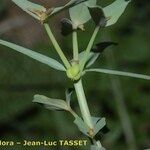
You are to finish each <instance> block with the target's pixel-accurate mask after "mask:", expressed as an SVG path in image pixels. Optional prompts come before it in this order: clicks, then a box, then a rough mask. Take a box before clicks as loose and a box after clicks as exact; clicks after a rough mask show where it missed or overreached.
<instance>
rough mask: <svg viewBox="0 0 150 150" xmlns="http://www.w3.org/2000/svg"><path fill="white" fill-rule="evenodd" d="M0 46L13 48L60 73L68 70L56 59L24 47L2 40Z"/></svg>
mask: <svg viewBox="0 0 150 150" xmlns="http://www.w3.org/2000/svg"><path fill="white" fill-rule="evenodd" d="M0 44H2V45H4V46H6V47H9V48H12V49H13V50H15V51H17V52H20V53H22V54H24V55H27V56H29V57H31V58H33V59H35V60H37V61H39V62H41V63H43V64H46V65H48V66H50V67H52V68H54V69H56V70H60V71H65V70H66V69H65V68H64V66H63V65H62V64H60V63H59V62H58V61H56V60H55V59H52V58H50V57H47V56H45V55H42V54H40V53H37V52H34V51H32V50H29V49H27V48H24V47H22V46H18V45H16V44H13V43H10V42H7V41H4V40H0Z"/></svg>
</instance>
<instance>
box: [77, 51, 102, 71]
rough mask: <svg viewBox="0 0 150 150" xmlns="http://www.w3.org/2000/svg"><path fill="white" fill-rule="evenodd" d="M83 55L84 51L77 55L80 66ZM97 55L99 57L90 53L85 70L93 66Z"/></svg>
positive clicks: (97, 54) (97, 55)
mask: <svg viewBox="0 0 150 150" xmlns="http://www.w3.org/2000/svg"><path fill="white" fill-rule="evenodd" d="M84 54H85V51H83V52H81V53H80V54H79V60H80V64H82V61H83V56H84ZM99 55H100V54H99V53H94V52H90V54H89V56H88V59H87V63H86V68H88V67H90V66H91V65H93V64H94V63H95V61H96V60H97V59H98V57H99Z"/></svg>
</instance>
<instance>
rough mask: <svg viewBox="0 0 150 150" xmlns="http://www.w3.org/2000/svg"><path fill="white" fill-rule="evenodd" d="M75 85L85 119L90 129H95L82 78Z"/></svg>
mask: <svg viewBox="0 0 150 150" xmlns="http://www.w3.org/2000/svg"><path fill="white" fill-rule="evenodd" d="M74 87H75V91H76V94H77V98H78V103H79V106H80V110H81V114H82V117H83V120H84V122H85V123H86V124H87V125H88V127H89V128H90V129H93V123H92V119H91V114H90V111H89V107H88V104H87V100H86V97H85V93H84V89H83V85H82V80H79V81H78V82H77V83H75V84H74Z"/></svg>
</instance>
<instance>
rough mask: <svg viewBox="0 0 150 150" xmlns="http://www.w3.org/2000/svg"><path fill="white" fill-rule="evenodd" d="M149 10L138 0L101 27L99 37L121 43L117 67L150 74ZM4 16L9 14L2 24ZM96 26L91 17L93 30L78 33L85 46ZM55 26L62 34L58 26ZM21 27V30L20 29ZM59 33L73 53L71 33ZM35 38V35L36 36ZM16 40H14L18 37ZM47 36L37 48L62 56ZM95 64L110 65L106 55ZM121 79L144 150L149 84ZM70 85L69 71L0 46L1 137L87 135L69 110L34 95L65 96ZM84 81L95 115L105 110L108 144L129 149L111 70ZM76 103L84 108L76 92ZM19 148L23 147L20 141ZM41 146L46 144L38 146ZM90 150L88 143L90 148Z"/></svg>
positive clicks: (148, 135) (0, 7)
mask: <svg viewBox="0 0 150 150" xmlns="http://www.w3.org/2000/svg"><path fill="white" fill-rule="evenodd" d="M102 2H104V5H106V2H112V1H109V0H107V1H102ZM3 3H4V1H3V0H1V1H0V16H2V15H3V13H4V11H5V12H7V11H8V10H7V7H6V5H5V4H3ZM6 14H7V13H5V15H6ZM149 15H150V1H148V0H143V1H141V0H135V1H133V2H132V3H131V4H130V6H129V7H128V9H127V10H126V13H125V14H124V15H123V16H122V18H121V19H120V21H119V22H118V24H117V25H115V26H113V27H109V28H106V29H103V30H102V31H101V32H100V34H99V37H98V38H97V41H96V42H99V41H105V40H108V39H110V38H111V39H112V40H113V41H114V42H118V43H119V46H118V47H114V48H113V52H114V55H115V59H116V66H113V67H114V68H117V69H120V70H124V71H131V72H137V73H143V74H150V69H149V68H150V51H149V49H150V44H149V42H150V41H149V39H150V29H149V26H150V20H149ZM6 17H7V15H6ZM3 18H4V17H3ZM3 21H4V19H3V20H2V21H1V22H0V23H2V22H3ZM92 25H93V23H92V22H90V23H89V24H88V25H87V26H86V27H85V29H86V31H88V32H82V33H81V32H80V33H79V36H80V42H79V43H80V49H81V50H83V49H84V48H85V47H86V44H87V42H88V40H89V38H90V35H91V33H92V31H93V28H92V27H93V26H92ZM56 31H57V33H58V29H56ZM17 32H18V34H19V33H20V31H19V29H18V30H17ZM12 34H13V32H12ZM31 34H32V33H31ZM57 36H58V37H59V39H60V41H61V45H62V47H63V49H64V50H65V53H66V54H67V55H68V57H70V58H71V55H70V54H71V53H70V51H71V48H72V47H71V42H70V40H71V37H70V36H69V37H67V39H65V38H64V37H63V36H62V35H60V33H58V35H57ZM2 37H3V38H5V39H6V38H7V35H5V34H3V35H2ZM12 37H13V35H12ZM33 38H35V39H36V37H33ZM10 40H11V39H10ZM13 40H14V41H15V37H14V39H13ZM42 41H44V40H43V39H41V41H40V42H37V44H36V45H34V46H33V49H35V50H36V49H38V50H41V51H40V52H41V53H44V54H47V55H51V56H53V57H56V58H57V56H56V54H55V52H54V50H52V51H50V50H51V49H53V47H51V45H49V43H48V42H47V41H46V42H45V41H44V42H42ZM96 42H95V43H96ZM18 43H19V42H18ZM22 43H23V39H22ZM111 50H112V49H108V50H107V51H106V52H105V54H106V55H107V54H108V53H109V51H111ZM96 66H100V67H105V68H109V67H108V65H107V60H106V57H105V55H102V56H101V57H100V59H99V62H98V63H97V64H96ZM120 82H121V84H122V91H123V94H124V99H125V103H126V105H127V108H128V112H129V115H130V117H131V122H132V125H133V130H134V133H135V138H136V143H137V146H138V148H139V149H141V150H143V149H146V148H149V147H150V142H149V140H150V123H149V116H150V109H149V106H150V101H149V100H150V95H149V93H150V83H149V82H148V81H144V80H138V79H131V78H124V77H120ZM70 85H71V82H69V81H67V80H66V79H65V74H63V73H60V72H55V71H53V70H52V69H49V68H48V67H47V66H45V65H42V64H40V63H38V62H36V61H34V60H31V59H30V58H27V57H26V56H23V55H21V54H18V53H16V52H14V51H11V50H8V49H6V48H5V47H2V46H0V139H5V140H6V139H9V140H16V141H17V140H23V139H32V140H33V139H36V140H38V139H39V140H45V139H76V138H77V139H79V138H80V139H81V138H83V139H84V137H83V136H82V134H81V133H79V132H78V130H77V128H76V127H75V125H74V124H72V121H73V118H71V116H70V115H69V114H66V113H65V112H50V111H48V110H45V109H44V108H42V107H40V106H38V105H33V104H32V98H33V95H35V94H42V95H46V96H49V97H54V98H64V97H65V88H67V87H68V86H70ZM84 86H85V91H86V95H87V98H88V102H89V106H90V110H91V111H92V114H93V116H100V115H101V116H105V117H106V118H107V122H108V127H109V129H110V132H109V133H108V134H106V135H105V136H104V138H103V141H104V143H105V145H106V147H107V148H108V149H111V150H126V149H127V144H126V143H125V137H124V135H123V132H122V126H121V123H120V120H119V117H118V113H117V109H116V104H115V101H114V97H113V93H112V89H111V86H110V80H109V77H108V75H99V74H96V73H93V74H89V75H86V76H85V77H84ZM72 106H73V107H74V109H75V110H77V111H78V112H79V108H78V104H77V101H76V98H75V95H74V96H73V100H72ZM3 149H5V148H3ZM6 149H9V148H6ZM10 149H11V148H10ZM15 149H16V150H17V149H18V150H19V149H23V148H20V147H18V146H17V147H15ZM24 149H27V148H24ZM29 149H35V148H29ZM36 149H41V148H37V147H36ZM58 149H63V148H58ZM64 149H66V148H64ZM67 149H68V148H67ZM71 149H73V148H71ZM75 149H77V148H75ZM78 149H80V148H78ZM81 149H82V150H83V149H84V148H83V147H82V148H81ZM85 149H87V148H86V147H85Z"/></svg>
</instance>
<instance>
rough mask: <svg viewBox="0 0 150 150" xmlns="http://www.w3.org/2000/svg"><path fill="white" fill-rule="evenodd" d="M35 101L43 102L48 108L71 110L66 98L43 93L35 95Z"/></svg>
mask: <svg viewBox="0 0 150 150" xmlns="http://www.w3.org/2000/svg"><path fill="white" fill-rule="evenodd" d="M33 102H34V103H39V104H43V105H44V106H45V107H46V108H47V109H50V110H66V111H69V107H68V105H67V103H66V102H65V101H64V100H60V99H53V98H48V97H46V96H43V95H35V96H34V100H33Z"/></svg>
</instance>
